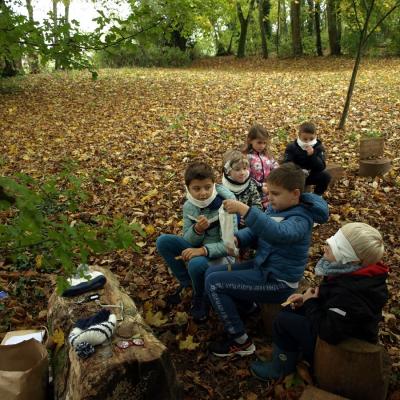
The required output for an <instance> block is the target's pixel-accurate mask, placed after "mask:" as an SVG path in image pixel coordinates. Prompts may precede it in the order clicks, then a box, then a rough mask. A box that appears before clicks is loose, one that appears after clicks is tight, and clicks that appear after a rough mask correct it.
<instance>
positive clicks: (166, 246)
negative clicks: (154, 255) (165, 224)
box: [156, 235, 210, 297]
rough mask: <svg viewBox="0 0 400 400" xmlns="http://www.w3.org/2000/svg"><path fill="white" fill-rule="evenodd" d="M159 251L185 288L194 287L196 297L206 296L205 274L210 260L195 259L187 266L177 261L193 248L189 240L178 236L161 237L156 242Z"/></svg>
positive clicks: (199, 257)
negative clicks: (183, 253) (182, 254)
mask: <svg viewBox="0 0 400 400" xmlns="http://www.w3.org/2000/svg"><path fill="white" fill-rule="evenodd" d="M156 246H157V250H158V252H159V253H160V255H161V256H162V258H163V259H164V260H165V262H166V263H167V265H168V267H169V268H170V269H171V271H172V273H173V274H174V275H175V277H176V278H177V279H178V281H179V282H180V284H181V285H182V286H183V287H189V286H192V285H193V291H194V294H195V296H199V297H200V296H203V295H204V274H205V272H206V270H207V268H208V267H209V265H208V262H209V261H210V259H209V258H208V257H204V256H198V257H193V258H192V259H191V260H190V261H189V262H188V263H187V269H186V264H185V262H184V261H183V260H176V259H175V257H177V256H180V255H181V253H182V251H183V250H185V249H188V248H193V245H192V244H191V243H189V242H188V241H187V240H185V239H183V238H182V237H180V236H176V235H161V236H160V237H159V238H158V239H157V242H156Z"/></svg>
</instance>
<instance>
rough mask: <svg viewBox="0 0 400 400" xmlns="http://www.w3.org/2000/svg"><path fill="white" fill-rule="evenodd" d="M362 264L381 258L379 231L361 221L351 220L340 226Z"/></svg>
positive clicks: (371, 262) (381, 241)
mask: <svg viewBox="0 0 400 400" xmlns="http://www.w3.org/2000/svg"><path fill="white" fill-rule="evenodd" d="M340 229H341V231H342V233H343V235H344V236H345V237H346V239H347V240H348V241H349V242H350V244H351V247H352V248H353V250H354V252H355V253H356V254H357V257H358V258H359V259H360V261H361V264H362V265H363V266H367V265H370V264H375V263H376V262H378V261H380V260H382V257H383V253H384V251H385V248H384V245H383V239H382V235H381V234H380V233H379V231H378V230H377V229H375V228H373V227H372V226H370V225H368V224H364V223H362V222H351V223H348V224H346V225H343V226H342V227H341V228H340Z"/></svg>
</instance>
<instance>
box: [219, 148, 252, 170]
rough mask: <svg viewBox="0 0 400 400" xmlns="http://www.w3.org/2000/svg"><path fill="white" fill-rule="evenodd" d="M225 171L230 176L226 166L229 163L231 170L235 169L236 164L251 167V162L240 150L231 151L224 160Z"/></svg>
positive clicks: (225, 155)
mask: <svg viewBox="0 0 400 400" xmlns="http://www.w3.org/2000/svg"><path fill="white" fill-rule="evenodd" d="M223 163H224V165H223V171H224V172H225V173H227V174H228V175H229V171H226V169H225V166H226V164H227V163H229V168H233V166H234V165H235V164H241V163H242V164H246V165H247V166H249V160H248V159H247V155H245V154H243V153H242V152H241V151H239V150H229V151H227V152H226V153H225V154H224V158H223Z"/></svg>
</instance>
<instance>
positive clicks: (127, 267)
mask: <svg viewBox="0 0 400 400" xmlns="http://www.w3.org/2000/svg"><path fill="white" fill-rule="evenodd" d="M352 66H353V61H352V60H351V59H344V58H329V57H326V58H323V59H317V58H305V59H298V60H267V61H265V60H261V59H258V58H249V59H246V60H243V61H238V60H236V59H233V58H219V59H209V60H202V61H198V62H196V63H195V64H193V65H192V66H191V67H190V68H184V69H159V68H151V69H142V68H137V69H136V68H135V69H120V70H101V71H100V74H99V79H98V80H97V81H91V80H90V77H89V75H88V74H87V73H83V72H70V73H54V74H40V75H36V76H25V77H19V78H15V79H11V80H4V81H0V132H1V141H0V158H1V160H0V161H1V162H0V174H1V175H12V174H14V173H17V172H25V173H28V174H31V175H32V176H34V177H37V178H41V177H46V176H48V175H51V174H54V173H56V172H59V171H60V168H61V165H62V164H63V162H64V161H65V160H74V161H75V162H76V163H77V170H76V173H77V174H80V175H82V176H86V177H89V178H91V179H92V178H93V179H92V181H91V184H90V185H88V187H87V188H86V189H87V190H88V191H89V193H90V194H91V196H90V200H89V201H88V202H87V203H85V204H83V205H82V211H84V212H88V213H90V214H92V215H97V214H108V215H115V216H123V217H125V218H126V219H127V220H128V221H137V222H140V223H141V224H142V225H143V227H145V228H146V231H147V233H148V236H147V238H146V239H143V240H142V242H141V243H140V246H141V250H142V251H141V254H137V253H134V252H133V251H119V252H116V253H113V254H108V255H107V256H103V257H97V258H93V259H92V260H91V261H92V262H93V263H99V264H101V265H103V266H108V267H109V268H110V269H111V270H112V271H113V272H115V273H116V274H117V275H118V277H119V278H120V282H121V283H122V285H123V286H124V287H125V289H126V290H127V292H128V293H129V294H130V295H131V297H132V298H133V299H134V300H135V301H136V303H137V304H138V306H139V307H140V308H142V309H145V310H147V311H150V312H151V313H153V315H154V314H155V313H156V312H157V311H160V312H161V314H158V315H159V316H160V315H162V316H163V317H166V319H167V321H166V322H167V323H166V324H165V325H163V324H161V326H159V327H154V332H155V334H156V335H157V336H158V337H159V338H160V339H161V340H162V341H163V342H164V343H165V344H166V345H167V346H168V348H169V349H170V352H171V356H172V359H173V360H174V362H175V366H176V369H177V372H178V376H179V379H180V381H181V382H182V384H183V388H184V393H185V399H244V400H256V399H257V398H258V399H261V398H262V399H267V398H281V399H297V398H298V397H299V395H300V393H301V391H302V390H303V388H304V383H302V381H301V380H299V379H294V378H293V377H292V378H290V379H289V380H286V381H284V382H274V383H273V384H271V385H266V384H263V383H260V382H257V381H255V380H254V378H251V377H250V374H249V372H248V365H249V363H250V361H252V359H253V357H248V358H244V359H234V360H220V359H215V358H213V357H210V356H209V354H208V353H207V342H208V341H210V340H211V339H214V338H215V337H216V336H217V335H218V334H219V333H220V332H221V326H220V325H219V324H218V321H217V320H216V319H215V318H211V320H210V321H209V322H208V323H207V324H205V325H203V326H197V325H195V324H194V323H193V322H191V321H190V320H189V323H188V324H186V325H183V326H182V327H179V326H178V325H174V323H173V321H174V318H175V315H176V312H177V311H188V307H189V304H188V303H185V304H183V305H181V306H179V307H178V309H168V308H167V307H166V305H165V302H164V297H165V295H166V294H168V293H170V292H171V290H172V288H173V286H174V285H175V281H174V279H173V278H172V277H171V276H170V275H169V274H168V272H167V269H166V267H165V265H164V263H163V262H162V260H161V259H160V257H159V256H158V255H157V254H156V251H155V239H156V238H157V236H158V235H160V234H161V233H174V234H180V232H181V229H182V224H181V209H182V204H183V201H184V186H183V171H184V169H185V167H186V166H187V164H188V163H189V162H190V161H191V160H192V159H194V158H198V157H200V158H202V159H204V160H207V161H209V162H210V163H211V164H212V165H213V166H214V167H215V169H216V170H217V171H218V172H219V171H221V168H222V165H221V159H222V155H223V153H224V152H225V151H227V150H228V149H231V148H236V147H238V146H240V145H242V144H243V143H244V141H245V137H246V133H247V130H248V128H249V126H250V125H251V124H252V123H253V122H255V121H257V122H259V123H261V124H263V125H264V126H265V127H266V128H267V129H268V131H269V132H270V133H271V136H272V150H273V153H274V154H275V156H276V158H277V159H279V158H280V157H281V156H282V153H283V151H284V148H285V146H286V144H287V142H288V141H290V140H293V139H294V138H295V137H296V127H297V126H298V125H299V123H301V122H302V121H305V120H312V121H314V122H315V123H316V125H317V127H318V136H319V138H320V139H322V141H323V143H324V145H325V147H326V150H327V158H328V161H329V162H335V163H338V164H340V165H341V166H343V167H344V169H345V171H346V176H345V177H344V178H342V179H341V180H340V181H339V182H338V183H337V184H336V185H335V186H334V187H333V188H331V190H330V191H329V192H328V193H327V195H326V199H327V201H328V203H329V208H330V219H329V222H328V223H327V224H325V225H321V226H318V227H316V228H315V229H314V232H313V244H312V247H311V248H310V261H309V265H308V268H307V270H306V273H305V276H306V278H307V279H308V280H309V281H310V282H313V280H314V275H313V266H314V265H315V263H316V261H317V260H318V258H319V257H320V255H321V245H322V244H323V243H324V240H325V239H326V238H327V237H329V236H330V235H332V234H333V233H334V232H335V231H336V230H337V229H338V228H339V227H340V226H341V224H343V223H344V222H346V221H361V222H367V223H370V224H371V225H373V226H374V227H376V228H377V229H379V230H380V231H381V232H382V234H383V236H384V240H385V244H386V249H387V252H386V255H385V258H384V261H385V263H387V265H389V266H390V268H391V273H390V277H389V282H388V285H389V290H390V300H389V302H388V304H387V306H386V307H385V309H384V321H383V322H382V324H381V330H380V340H381V342H382V343H383V344H384V345H385V347H386V349H387V351H388V353H389V355H390V357H391V360H392V363H393V365H392V378H391V384H390V396H391V397H390V398H391V399H392V400H394V399H399V398H400V323H399V321H400V303H399V299H400V272H399V264H400V247H399V237H400V218H399V206H400V177H399V171H400V152H399V149H400V90H399V88H400V60H399V59H383V60H382V59H380V60H364V61H363V63H362V65H361V69H360V71H359V76H358V78H357V84H356V89H355V92H354V96H353V100H352V104H351V108H350V114H349V118H348V121H347V125H346V130H344V131H339V130H337V129H336V127H337V125H338V122H339V118H340V115H341V111H342V108H343V104H344V100H345V96H346V91H347V87H348V83H349V80H350V76H351V71H352ZM377 132H379V133H381V134H382V135H383V136H384V137H385V138H386V156H388V157H390V158H391V159H392V164H393V167H392V170H391V171H390V172H389V173H387V174H386V175H385V176H384V177H383V178H376V179H372V178H362V177H359V176H358V175H357V171H358V159H359V138H360V137H361V136H364V135H375V134H376V133H377ZM100 175H101V176H102V177H103V178H104V179H96V177H98V176H100ZM39 272H40V271H39ZM52 278H53V277H52V274H51V273H46V271H42V272H40V273H39V274H37V273H35V275H34V276H32V273H31V272H29V271H20V270H16V269H15V268H14V266H12V265H9V264H7V262H6V260H5V259H2V258H1V256H0V290H5V291H7V292H8V293H9V297H8V298H7V299H5V300H0V339H1V336H2V335H4V333H5V332H6V331H8V330H14V329H21V328H28V327H34V326H39V325H42V324H43V323H45V321H46V308H47V299H48V296H49V295H50V294H51V292H52V291H53V290H54V279H52ZM248 323H249V332H250V334H251V335H252V337H253V338H254V339H255V341H256V344H257V347H258V349H259V350H260V351H261V352H264V353H268V351H269V349H270V347H269V345H270V343H268V342H267V341H266V340H265V338H264V337H263V332H262V324H261V322H260V320H259V319H257V317H253V319H252V320H251V321H249V322H248ZM171 326H172V328H171ZM188 335H192V336H193V342H194V343H196V344H199V345H198V346H197V347H196V346H195V345H194V346H193V347H195V348H194V349H193V350H179V344H180V343H182V341H183V340H184V339H186V338H187V337H188ZM189 347H190V346H189Z"/></svg>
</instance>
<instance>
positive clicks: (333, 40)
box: [326, 0, 341, 56]
mask: <svg viewBox="0 0 400 400" xmlns="http://www.w3.org/2000/svg"><path fill="white" fill-rule="evenodd" d="M336 5H337V3H336V0H327V4H326V12H327V16H328V35H329V47H330V49H331V55H332V56H339V55H340V54H341V48H340V41H339V33H338V29H337V27H338V22H337V10H336Z"/></svg>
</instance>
